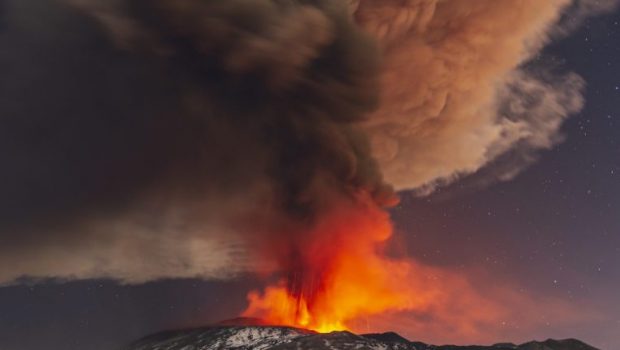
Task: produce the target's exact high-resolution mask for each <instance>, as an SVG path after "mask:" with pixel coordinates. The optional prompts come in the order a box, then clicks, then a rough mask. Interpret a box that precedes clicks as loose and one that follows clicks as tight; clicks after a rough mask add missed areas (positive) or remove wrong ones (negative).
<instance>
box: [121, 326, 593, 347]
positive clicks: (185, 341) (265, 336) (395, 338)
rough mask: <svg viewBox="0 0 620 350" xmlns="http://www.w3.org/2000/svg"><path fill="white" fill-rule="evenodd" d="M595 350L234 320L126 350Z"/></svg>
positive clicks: (572, 342)
mask: <svg viewBox="0 0 620 350" xmlns="http://www.w3.org/2000/svg"><path fill="white" fill-rule="evenodd" d="M223 349H233V350H311V349H312V350H348V349H351V350H353V349H355V350H598V349H596V348H594V347H592V346H590V345H587V344H585V343H583V342H581V341H579V340H576V339H565V340H553V339H548V340H545V341H543V342H537V341H531V342H528V343H524V344H521V345H515V344H511V343H498V344H495V345H491V346H479V345H473V346H457V345H441V346H436V345H428V344H424V343H421V342H412V341H409V340H408V339H406V338H404V337H402V336H400V335H399V334H397V333H394V332H388V333H373V334H363V335H357V334H353V333H351V332H346V331H345V332H332V333H317V332H313V331H309V330H306V329H299V328H293V327H280V326H265V325H264V322H263V321H261V320H258V319H247V318H238V319H232V320H227V321H224V322H220V323H218V324H217V325H214V326H210V327H205V328H196V329H189V330H177V331H166V332H160V333H156V334H153V335H150V336H147V337H145V338H143V339H140V340H138V341H136V342H135V343H133V344H131V345H130V346H129V347H128V348H127V350H223Z"/></svg>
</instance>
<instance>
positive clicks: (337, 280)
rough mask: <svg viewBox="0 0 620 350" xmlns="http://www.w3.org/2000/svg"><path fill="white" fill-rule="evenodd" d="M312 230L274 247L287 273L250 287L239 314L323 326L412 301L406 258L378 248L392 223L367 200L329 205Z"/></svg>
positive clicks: (344, 325)
mask: <svg viewBox="0 0 620 350" xmlns="http://www.w3.org/2000/svg"><path fill="white" fill-rule="evenodd" d="M360 202H361V204H360ZM311 231H312V232H310V233H308V234H303V235H293V237H295V238H293V239H291V240H290V241H289V242H288V243H287V244H285V245H284V246H281V247H280V250H282V251H279V252H277V253H276V254H281V256H280V257H279V259H280V266H282V267H283V268H284V270H285V271H286V272H287V273H288V276H287V278H284V279H282V280H281V281H280V282H279V283H276V284H274V285H271V286H268V287H266V288H265V289H264V291H262V292H258V291H252V292H250V293H249V294H248V301H249V306H248V307H247V309H246V310H245V311H244V312H243V316H247V317H260V318H262V319H264V320H266V321H267V322H269V323H271V324H277V325H290V326H296V327H302V328H307V329H312V330H315V331H318V332H330V331H335V330H345V329H348V328H349V326H348V322H350V321H353V320H355V319H359V318H361V317H365V316H369V315H373V314H377V313H382V312H385V311H394V310H404V309H408V308H410V306H411V305H412V303H414V302H415V301H414V300H413V299H412V293H411V292H410V290H409V289H408V288H407V282H406V280H407V275H408V274H409V270H410V268H411V265H410V264H409V262H408V261H406V260H398V259H392V258H388V257H387V256H386V255H385V254H384V248H385V243H386V241H387V240H388V239H389V238H390V237H391V236H392V225H391V223H390V220H389V216H388V214H387V213H386V212H384V211H383V210H381V209H380V208H378V207H377V206H376V205H375V204H374V203H372V202H371V201H370V200H362V201H358V202H357V203H356V204H353V203H348V204H345V205H341V206H339V207H338V208H336V209H334V208H332V209H331V210H330V211H329V212H327V213H326V214H325V215H321V218H320V219H319V221H318V222H317V223H316V224H315V225H314V226H313V228H312V230H311Z"/></svg>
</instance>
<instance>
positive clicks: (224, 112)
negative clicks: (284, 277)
mask: <svg viewBox="0 0 620 350" xmlns="http://www.w3.org/2000/svg"><path fill="white" fill-rule="evenodd" d="M616 3H617V1H598V2H590V1H586V0H583V1H574V2H570V1H568V0H549V1H540V0H524V1H513V0H471V1H459V0H454V1H436V0H407V1H402V0H398V1H397V0H357V1H355V0H353V1H344V0H342V1H336V0H269V1H268V0H226V1H218V0H175V1H172V0H109V1H106V0H63V1H61V0H37V1H21V0H3V1H0V77H2V78H1V79H0V123H1V126H0V160H1V161H2V169H3V171H2V172H1V173H0V193H1V194H2V195H1V196H0V283H10V282H12V281H14V280H15V279H17V278H19V277H20V276H31V277H35V278H36V277H57V278H90V277H110V278H117V279H120V280H123V281H125V282H142V281H146V280H152V279H157V278H164V277H203V278H211V277H227V276H230V274H234V273H236V272H239V271H244V270H247V269H248V264H250V263H251V264H252V265H253V268H256V262H255V261H253V260H251V259H253V256H252V255H250V253H249V252H248V251H247V249H246V244H247V237H257V234H260V233H262V232H271V231H273V230H274V229H275V228H277V229H275V230H276V231H278V232H280V231H282V230H283V228H291V231H299V232H303V231H304V230H303V229H299V228H300V227H305V226H311V225H312V222H313V219H314V218H315V217H316V216H317V215H320V214H321V213H322V211H324V210H329V209H328V208H329V207H330V204H331V203H333V202H337V203H338V202H342V201H347V200H348V201H353V200H355V197H356V196H357V194H358V193H359V192H365V193H368V194H370V196H371V197H372V198H373V200H374V202H375V203H376V204H378V205H389V204H391V203H393V201H394V194H393V191H392V189H391V187H390V186H389V185H387V184H386V181H384V180H383V178H382V175H381V173H382V172H383V173H384V174H385V178H386V180H387V182H389V183H393V184H394V185H395V186H396V188H397V189H411V188H414V189H418V190H420V191H422V192H424V191H429V190H432V189H433V188H434V187H435V186H437V185H438V184H441V183H447V182H451V181H454V180H456V179H458V178H460V177H461V176H462V175H464V174H470V173H475V172H477V171H480V169H483V168H484V167H485V166H487V165H488V164H490V163H491V164H493V163H494V162H496V161H498V160H502V159H511V161H509V162H506V163H502V167H501V168H499V169H498V171H496V172H493V171H488V173H489V174H492V177H493V179H496V178H500V179H509V178H511V177H512V176H514V175H515V174H516V173H518V171H519V170H520V169H522V168H523V166H524V165H527V164H529V163H530V162H531V161H532V160H533V159H535V155H536V153H537V151H538V150H540V149H546V148H549V147H551V146H552V145H554V144H555V143H557V142H559V141H561V139H562V138H561V135H559V128H560V126H561V124H562V122H563V121H564V120H565V119H566V118H567V117H568V116H570V115H571V114H573V113H575V112H577V111H578V110H579V109H580V108H581V104H582V98H581V91H582V89H583V85H584V82H583V81H582V80H581V78H579V77H577V76H576V75H574V74H571V73H566V72H561V73H557V72H555V71H553V70H550V69H549V67H547V66H545V65H542V66H537V67H532V66H531V65H530V63H531V61H532V59H533V58H534V57H536V54H537V53H538V52H540V50H541V48H542V47H544V45H545V44H546V43H547V42H548V41H549V40H550V38H552V37H553V36H554V35H561V33H563V32H566V31H568V30H570V29H571V28H572V27H571V25H573V24H572V23H577V22H579V21H580V20H581V19H582V18H584V17H585V16H586V15H592V14H596V13H600V12H601V11H605V10H609V9H611V8H612V7H613V6H614V5H615V4H616ZM567 11H569V12H570V13H572V14H574V15H573V16H572V17H571V18H572V20H568V19H566V18H569V17H570V16H569V17H567V13H569V12H567ZM558 23H559V24H558ZM528 62H530V63H528ZM549 74H551V75H549ZM373 155H374V156H375V158H376V159H377V160H376V161H375V160H374V159H375V158H373ZM380 168H381V169H380ZM258 236H259V237H266V236H264V235H263V236H260V235H258ZM265 264H267V265H268V264H269V262H265ZM265 268H268V267H265Z"/></svg>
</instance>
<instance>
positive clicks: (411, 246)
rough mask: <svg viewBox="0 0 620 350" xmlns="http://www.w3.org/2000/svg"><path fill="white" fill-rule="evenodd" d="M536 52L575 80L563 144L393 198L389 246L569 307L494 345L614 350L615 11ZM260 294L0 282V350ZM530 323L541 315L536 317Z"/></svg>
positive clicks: (83, 341)
mask: <svg viewBox="0 0 620 350" xmlns="http://www.w3.org/2000/svg"><path fill="white" fill-rule="evenodd" d="M0 4H1V2H0ZM543 53H544V54H543V56H544V57H543V58H541V59H553V60H555V61H557V62H558V63H560V64H562V66H563V67H565V68H566V69H568V70H571V71H575V72H577V73H578V74H580V75H581V76H582V77H583V78H584V79H585V81H586V82H587V87H586V93H585V100H586V105H585V108H584V109H583V111H582V112H580V113H579V114H578V115H575V116H573V117H571V118H570V119H568V120H567V122H566V123H565V124H564V126H563V133H564V135H565V141H564V142H562V143H560V144H559V145H557V146H554V147H553V148H552V149H551V150H548V151H544V152H541V153H540V155H539V159H538V160H537V161H536V162H535V163H534V164H532V165H531V166H529V167H528V168H527V169H526V170H524V171H523V172H522V173H521V174H519V175H518V176H517V177H516V178H514V179H512V180H510V181H507V182H499V183H491V184H486V183H485V184H481V183H482V182H484V181H482V180H481V179H482V178H483V177H484V174H473V175H470V176H468V177H466V178H464V179H462V180H460V181H458V182H456V183H454V184H452V185H450V186H448V187H445V188H441V189H439V190H437V191H436V192H435V193H433V194H431V195H429V196H426V197H419V196H416V195H415V194H414V193H410V192H401V193H400V198H401V203H400V204H399V205H398V206H397V207H395V208H393V209H391V214H392V217H393V220H394V222H395V224H396V228H397V230H396V231H397V239H398V240H399V242H404V243H405V244H404V246H405V247H406V250H407V252H408V253H409V254H410V255H412V256H413V257H415V258H416V259H418V260H420V261H422V262H425V263H427V264H430V265H437V266H442V267H447V268H450V269H451V270H454V271H460V270H462V271H463V273H464V274H465V273H471V271H478V274H475V275H476V276H474V277H472V278H473V283H478V282H477V281H478V279H479V283H490V282H489V281H507V282H508V283H510V284H511V285H514V286H516V287H515V288H518V289H519V290H522V291H523V292H524V293H528V294H529V295H531V296H533V298H535V299H536V298H539V300H544V299H545V298H554V299H557V300H563V301H566V302H569V303H571V304H572V305H574V306H576V308H577V309H578V310H580V311H582V312H583V315H584V316H583V320H581V321H580V320H577V321H574V322H569V323H560V324H557V323H556V320H554V319H550V321H549V322H543V324H545V326H544V327H542V328H539V329H536V330H535V331H532V330H531V329H527V328H526V327H520V325H519V324H518V323H515V322H512V321H511V320H506V321H505V324H504V325H501V326H499V325H498V329H499V330H498V331H497V332H496V334H493V335H492V337H491V338H493V339H496V341H505V340H509V341H516V342H524V341H527V340H530V339H539V340H541V339H546V338H569V337H573V338H579V339H581V340H583V341H585V342H588V343H590V344H592V345H594V346H597V347H600V348H601V349H607V350H613V349H618V348H620V297H618V295H620V11H616V12H615V13H612V14H606V15H603V16H598V17H595V18H591V19H588V20H586V22H585V23H584V25H583V26H582V27H581V28H580V29H579V30H577V31H575V32H574V33H572V34H571V35H570V36H568V37H566V38H563V39H561V40H558V41H556V42H555V43H553V44H552V45H550V46H549V47H547V48H546V49H545V50H544V52H543ZM1 54H2V53H1V52H0V55H1ZM550 57H552V58H550ZM0 80H1V78H0ZM483 276H486V277H483ZM488 276H492V277H493V278H489V277H488ZM498 283H499V282H498ZM258 286H260V282H259V281H258V280H257V279H255V278H254V277H252V276H241V277H239V278H237V279H234V280H231V281H201V280H194V279H180V280H164V281H158V282H149V283H145V284H139V285H122V284H119V283H116V282H113V281H109V280H81V281H44V282H37V283H31V282H28V281H26V282H25V283H23V284H18V285H9V286H4V287H0V348H2V349H5V350H30V349H33V350H34V349H40V348H44V349H49V350H72V349H90V350H109V349H113V348H117V347H119V346H121V345H123V344H126V343H127V342H129V341H131V340H133V339H136V338H139V337H141V336H144V335H145V334H148V333H151V332H155V331H158V330H163V329H170V328H178V327H186V326H195V325H200V324H208V323H211V322H215V321H218V320H221V319H227V318H232V317H235V316H237V315H238V314H239V313H240V312H241V311H242V310H243V308H244V307H245V295H246V293H247V291H248V290H250V289H251V288H256V287H258ZM531 317H532V318H536V319H542V320H544V319H545V317H546V315H545V311H544V308H541V313H540V314H532V315H531ZM502 327H504V330H502ZM404 335H406V336H407V337H409V338H410V339H412V340H414V339H415V340H421V341H429V339H427V338H425V335H424V334H414V333H408V334H404ZM433 340H434V339H433Z"/></svg>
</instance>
